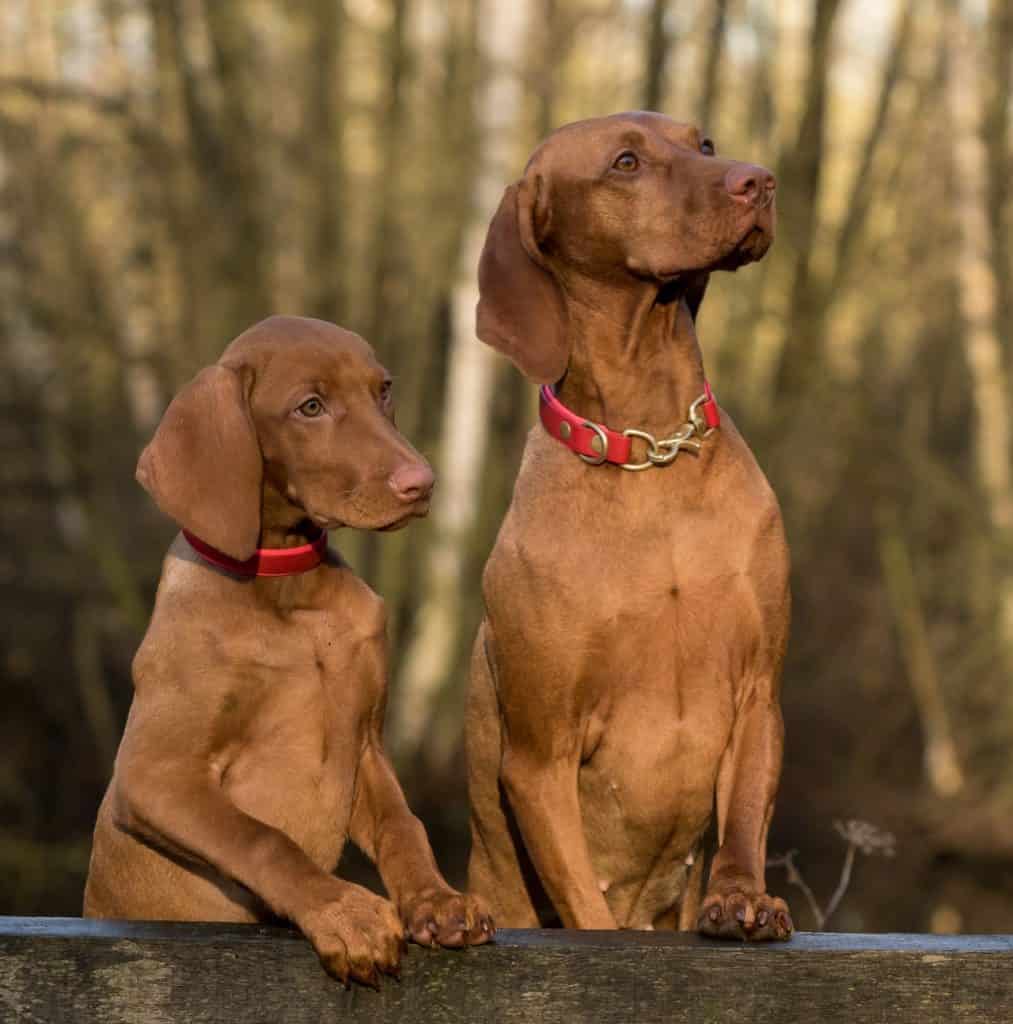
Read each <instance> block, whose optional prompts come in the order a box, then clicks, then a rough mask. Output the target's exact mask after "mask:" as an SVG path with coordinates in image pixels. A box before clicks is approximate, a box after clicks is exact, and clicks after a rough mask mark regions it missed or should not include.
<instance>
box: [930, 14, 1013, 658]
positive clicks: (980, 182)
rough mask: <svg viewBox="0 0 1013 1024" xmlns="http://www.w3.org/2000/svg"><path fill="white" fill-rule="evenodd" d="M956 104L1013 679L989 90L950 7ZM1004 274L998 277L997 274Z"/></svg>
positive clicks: (968, 335) (965, 287)
mask: <svg viewBox="0 0 1013 1024" xmlns="http://www.w3.org/2000/svg"><path fill="white" fill-rule="evenodd" d="M946 12H947V35H948V38H949V41H950V54H949V56H950V69H949V71H950V74H949V101H950V123H951V125H952V132H953V136H952V137H953V159H954V165H955V166H954V171H955V173H954V175H953V186H954V192H955V213H956V217H957V222H958V225H959V249H958V252H957V265H956V271H957V277H958V283H959V291H960V308H961V313H962V315H963V320H964V347H965V351H966V354H967V363H968V368H969V370H970V372H971V384H972V390H973V395H974V406H975V411H976V413H977V416H976V420H977V422H976V424H975V436H974V446H975V456H976V461H977V468H978V477H979V479H980V481H981V488H982V492H983V496H984V498H985V503H986V509H987V513H988V518H989V522H990V524H991V528H992V533H993V543H994V549H993V550H994V551H995V555H996V566H995V579H996V587H997V595H996V596H997V612H998V631H999V634H998V635H999V642H1000V645H1001V647H1002V650H1003V652H1004V654H1005V657H1006V659H1007V660H1006V664H1007V666H1008V668H1009V670H1010V671H1013V556H1011V554H1010V552H1013V469H1011V466H1013V423H1011V416H1013V394H1011V393H1010V388H1009V386H1008V383H1007V380H1008V378H1007V377H1006V375H1005V373H1004V372H1003V357H1002V346H1001V340H1000V338H999V334H998V330H997V323H998V301H997V296H998V292H999V282H998V278H999V277H1001V276H1003V274H1004V273H1005V272H1006V270H1007V268H997V265H996V262H995V257H996V253H995V252H994V251H993V237H994V236H993V233H992V231H991V229H990V226H989V191H988V180H987V170H988V165H989V160H988V153H987V151H986V145H985V141H984V138H983V132H982V129H983V125H982V124H981V123H980V122H979V120H978V114H977V112H978V110H980V109H981V98H982V94H983V85H984V83H983V82H982V79H981V75H980V74H979V68H980V65H981V63H982V60H981V57H982V55H981V52H980V45H979V40H977V39H976V38H975V37H974V35H973V34H972V31H971V29H970V26H969V24H968V19H967V17H966V16H965V15H964V13H963V10H962V7H961V5H960V3H959V0H948V2H947V3H946ZM997 271H998V272H997Z"/></svg>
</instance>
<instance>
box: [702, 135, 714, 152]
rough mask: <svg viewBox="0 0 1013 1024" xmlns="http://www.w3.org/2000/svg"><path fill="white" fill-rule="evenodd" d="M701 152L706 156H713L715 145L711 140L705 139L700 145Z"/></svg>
mask: <svg viewBox="0 0 1013 1024" xmlns="http://www.w3.org/2000/svg"><path fill="white" fill-rule="evenodd" d="M700 152H701V153H703V154H704V156H713V155H714V143H713V142H712V141H711V140H710V139H704V140H703V142H701V143H700Z"/></svg>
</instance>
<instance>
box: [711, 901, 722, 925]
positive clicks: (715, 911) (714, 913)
mask: <svg viewBox="0 0 1013 1024" xmlns="http://www.w3.org/2000/svg"><path fill="white" fill-rule="evenodd" d="M720 916H721V908H720V907H718V905H717V904H715V905H714V906H713V907H711V908H710V912H709V917H710V919H711V920H712V921H716V920H717V919H718V918H719V917H720Z"/></svg>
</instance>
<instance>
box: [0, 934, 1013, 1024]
mask: <svg viewBox="0 0 1013 1024" xmlns="http://www.w3.org/2000/svg"><path fill="white" fill-rule="evenodd" d="M404 966H405V969H404V974H403V977H402V980H401V981H400V982H396V981H393V980H386V981H385V982H384V984H383V988H382V991H380V992H373V991H371V990H368V989H363V988H353V989H351V990H350V991H346V990H345V989H343V988H342V987H341V986H340V985H339V984H337V983H336V982H334V981H332V980H331V979H330V978H328V977H327V976H326V975H325V974H324V973H323V971H322V970H321V968H320V966H319V964H318V962H317V959H316V957H315V956H314V954H313V951H312V949H311V948H310V946H309V944H308V943H307V942H306V941H305V940H304V939H303V938H302V937H301V936H299V935H298V934H297V933H296V932H294V931H290V930H287V929H284V928H260V927H255V926H232V925H217V924H158V923H136V922H135V923H125V922H116V921H81V920H78V919H72V918H16V917H7V918H4V917H0V1020H2V1021H4V1022H6V1021H11V1022H14V1021H26V1022H29V1021H30V1022H33V1024H36V1022H49V1021H52V1022H68V1024H70V1022H73V1024H91V1022H95V1024H99V1022H101V1024H118V1022H131V1024H133V1022H138V1021H143V1022H144V1024H167V1022H175V1021H180V1022H187V1024H204V1022H208V1024H211V1022H214V1024H231V1022H236V1024H240V1022H241V1024H258V1022H265V1024H267V1022H270V1024H275V1022H285V1024H302V1022H306V1024H309V1022H313V1024H320V1022H323V1021H328V1022H330V1021H340V1022H346V1021H347V1022H353V1024H358V1022H366V1021H369V1022H370V1024H387V1022H390V1024H394V1022H397V1024H404V1022H409V1021H410V1022H416V1021H420V1022H425V1024H457V1022H465V1021H467V1022H468V1024H476V1022H489V1024H518V1022H529V1021H530V1022H538V1024H580V1022H583V1021H588V1022H591V1021H593V1022H594V1024H654V1022H658V1024H662V1022H664V1024H682V1022H686V1024H690V1022H692V1024H712V1022H713V1024H718V1022H721V1024H732V1022H735V1024H738V1022H747V1021H748V1022H753V1021H755V1022H764V1021H770V1022H776V1024H794V1022H799V1024H801V1022H805V1024H836V1022H841V1024H843V1022H845V1021H846V1022H848V1024H854V1022H859V1021H860V1022H862V1024H879V1022H887V1021H889V1022H891V1024H906V1022H915V1021H917V1022H918V1024H931V1022H935V1021H939V1022H946V1024H961V1022H965V1021H966V1022H972V1021H973V1022H974V1024H992V1022H996V1024H999V1022H1002V1024H1007V1022H1009V1021H1010V1020H1011V1019H1013V984H1011V983H1010V978H1011V977H1013V936H1008V935H1003V936H953V937H949V936H933V935H838V934H816V933H813V934H801V935H797V936H796V937H795V938H794V939H793V940H792V941H791V942H789V943H786V944H783V945H767V946H741V945H737V944H732V943H722V942H713V941H709V940H705V939H700V938H697V937H696V936H693V935H685V934H675V933H671V932H668V933H662V932H567V931H504V932H501V933H500V935H499V937H498V940H497V942H496V943H495V944H494V945H491V946H486V947H483V948H479V949H470V950H465V951H462V952H451V951H437V952H433V951H429V950H424V949H419V948H417V947H413V948H412V949H411V951H410V952H409V954H408V957H407V960H406V963H405V965H404Z"/></svg>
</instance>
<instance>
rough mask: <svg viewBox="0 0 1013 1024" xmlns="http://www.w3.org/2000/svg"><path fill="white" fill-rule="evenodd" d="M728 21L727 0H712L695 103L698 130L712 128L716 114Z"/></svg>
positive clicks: (705, 130) (709, 129)
mask: <svg viewBox="0 0 1013 1024" xmlns="http://www.w3.org/2000/svg"><path fill="white" fill-rule="evenodd" d="M727 21H728V0H714V6H713V8H712V10H711V23H710V28H709V29H708V32H707V58H706V60H705V62H704V72H703V88H702V89H701V91H700V100H699V103H698V104H697V111H696V120H697V124H698V125H700V130H701V131H704V132H708V131H713V130H714V119H715V117H716V115H717V104H718V87H719V84H720V78H719V74H718V73H719V71H720V69H721V58H722V55H723V53H724V48H725V27H726V23H727Z"/></svg>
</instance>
